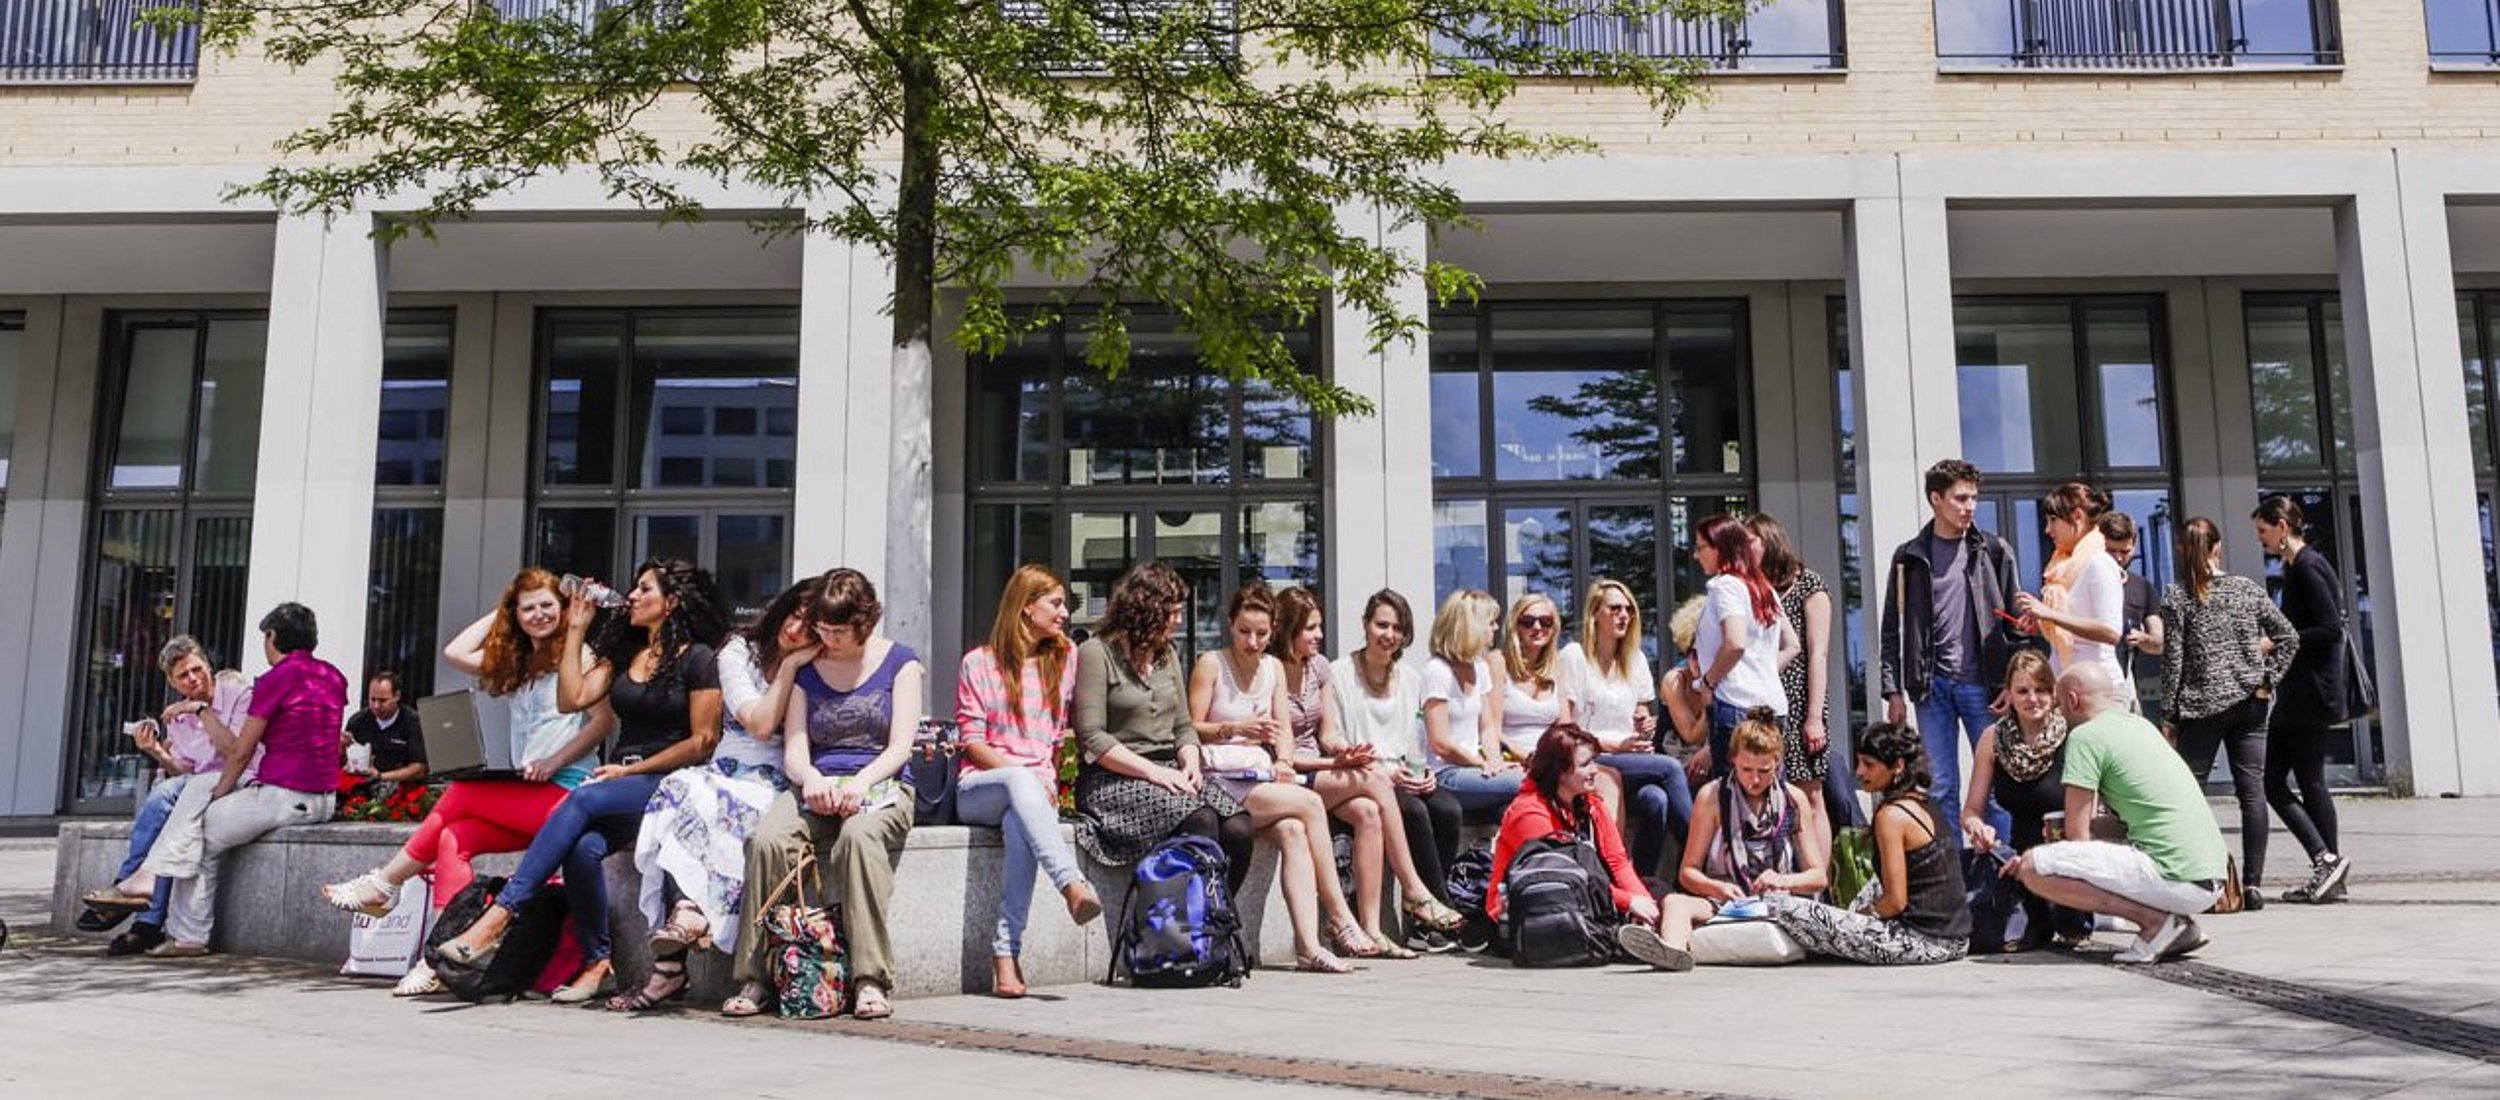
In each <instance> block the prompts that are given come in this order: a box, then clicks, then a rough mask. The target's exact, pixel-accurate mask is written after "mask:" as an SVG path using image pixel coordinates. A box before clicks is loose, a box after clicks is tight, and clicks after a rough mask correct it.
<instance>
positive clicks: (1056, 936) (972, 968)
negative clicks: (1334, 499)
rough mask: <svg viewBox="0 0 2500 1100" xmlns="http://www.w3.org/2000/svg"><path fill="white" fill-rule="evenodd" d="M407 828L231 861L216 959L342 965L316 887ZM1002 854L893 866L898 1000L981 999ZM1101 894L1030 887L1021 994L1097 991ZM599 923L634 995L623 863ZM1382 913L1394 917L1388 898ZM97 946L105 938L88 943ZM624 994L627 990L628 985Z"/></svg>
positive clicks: (107, 859) (90, 876)
mask: <svg viewBox="0 0 2500 1100" xmlns="http://www.w3.org/2000/svg"><path fill="white" fill-rule="evenodd" d="M412 828H413V826H410V825H404V824H389V825H385V824H364V823H345V822H334V823H331V824H326V825H312V826H298V827H293V828H286V829H280V830H277V831H276V832H273V833H270V834H269V835H268V836H266V837H263V838H261V839H260V840H259V841H257V842H255V843H252V844H250V845H246V846H244V847H243V848H240V849H237V850H236V851H235V852H233V853H232V854H231V855H229V857H228V863H227V866H226V869H225V873H224V874H223V876H222V877H221V882H220V887H219V890H218V894H219V897H218V899H217V932H216V941H215V943H214V945H213V946H214V947H215V948H216V949H217V950H219V951H223V952H228V953H231V954H237V955H252V956H264V957H274V958H284V959H297V960H301V961H304V962H312V963H329V964H336V963H338V962H339V961H340V960H342V959H344V958H345V957H346V955H347V935H348V918H347V917H346V916H344V915H342V914H340V913H338V912H337V911H335V910H332V909H331V908H330V907H329V906H327V905H325V904H323V903H322V901H321V895H320V890H321V886H322V884H324V883H330V882H339V881H343V880H345V879H347V878H350V877H353V876H354V875H356V874H357V873H359V872H362V871H365V870H368V869H370V868H373V867H377V866H380V865H381V864H382V862H383V861H384V860H387V859H388V858H390V855H391V853H392V852H393V851H395V850H396V849H397V848H398V847H399V846H400V844H401V843H403V842H404V841H406V840H407V838H408V834H409V832H410V831H411V829H412ZM129 842H130V823H129V822H127V821H110V822H107V821H79V822H68V823H65V824H63V825H62V826H61V831H60V840H59V847H58V851H57V854H56V856H55V862H54V867H53V880H52V927H53V928H54V929H55V930H56V931H57V932H59V933H60V934H62V935H67V936H84V935H85V934H83V933H79V932H76V931H74V930H73V925H72V922H73V921H74V920H75V919H76V918H77V916H78V914H79V912H80V911H81V909H82V908H83V907H82V906H81V905H80V904H79V901H78V897H79V895H80V894H81V893H82V892H84V891H86V890H89V889H92V888H94V887H96V886H98V885H101V884H103V883H106V882H108V881H110V880H111V879H112V876H113V872H114V871H115V870H116V869H117V868H118V867H119V866H120V864H121V861H122V857H123V856H124V855H125V854H126V853H127V852H128V850H129ZM1004 858H1005V853H1004V851H1003V850H1002V849H1001V847H1000V844H999V833H998V830H996V829H984V828H971V827H966V826H960V825H942V826H924V827H921V828H917V829H914V830H912V833H911V839H910V841H909V842H908V843H907V844H906V845H905V846H904V849H903V852H902V855H901V857H900V859H899V860H898V862H897V864H896V868H895V870H896V875H895V888H894V901H893V907H894V911H893V916H892V920H891V921H889V925H890V928H891V932H892V935H893V937H894V960H895V975H896V979H897V982H898V984H899V986H900V988H898V989H896V990H894V994H895V995H896V996H897V997H934V996H943V995H947V994H955V993H969V992H986V991H987V990H988V989H989V987H990V959H989V944H990V937H991V934H992V930H993V928H994V927H995V925H996V922H997V919H998V896H999V885H998V880H999V874H1000V868H1001V865H1002V864H1003V862H1004ZM1079 858H1080V859H1081V860H1082V862H1083V864H1084V867H1085V874H1086V877H1087V878H1089V879H1091V880H1092V882H1093V884H1094V889H1095V890H1096V891H1097V892H1099V893H1100V894H1101V895H1102V898H1103V906H1104V910H1105V913H1104V917H1103V919H1100V920H1097V921H1095V922H1094V923H1093V924H1091V925H1089V926H1087V927H1085V928H1082V929H1080V928H1077V927H1076V926H1075V925H1073V924H1071V923H1070V922H1069V921H1068V918H1067V910H1066V909H1065V907H1064V906H1063V904H1062V903H1061V902H1060V899H1059V896H1058V893H1057V892H1056V891H1054V890H1051V889H1050V883H1049V882H1048V881H1047V880H1040V881H1037V882H1036V883H1035V897H1034V901H1033V919H1032V921H1031V923H1030V925H1029V926H1028V927H1027V928H1026V930H1025V936H1024V954H1023V965H1024V975H1025V981H1026V982H1027V983H1029V984H1031V985H1034V986H1045V985H1062V984H1068V983H1073V982H1088V981H1100V980H1102V977H1103V974H1104V972H1105V971H1106V970H1107V969H1108V968H1109V966H1110V963H1111V954H1110V940H1109V935H1108V933H1107V931H1106V930H1107V929H1108V928H1110V927H1111V925H1112V924H1113V922H1115V921H1116V920H1117V919H1118V918H1119V915H1120V906H1121V902H1122V901H1123V900H1124V899H1125V898H1126V897H1127V896H1128V883H1129V874H1128V870H1129V869H1128V868H1124V867H1123V868H1114V867H1107V866H1103V865H1101V864H1097V863H1095V862H1094V861H1093V860H1091V859H1084V858H1083V857H1082V855H1081V854H1080V857H1079ZM517 859H518V856H517V855H509V854H507V855H494V856H484V857H480V858H479V859H478V860H477V861H476V867H477V868H478V872H479V873H480V874H490V875H492V874H505V873H508V872H510V871H511V869H512V866H513V864H514V863H515V862H516V861H517ZM1276 867H1277V857H1276V852H1275V849H1274V847H1273V846H1272V845H1269V844H1267V843H1265V842H1262V843H1261V844H1260V845H1259V847H1258V854H1257V855H1256V856H1255V857H1254V858H1253V860H1252V865H1251V868H1250V874H1249V877H1248V879H1247V880H1246V881H1245V882H1244V883H1243V885H1242V890H1241V897H1240V899H1239V901H1238V907H1239V909H1240V911H1241V914H1242V922H1243V924H1244V926H1245V929H1244V932H1245V936H1246V938H1247V939H1248V940H1249V941H1250V943H1251V944H1252V946H1253V949H1254V951H1255V952H1256V954H1257V956H1258V959H1259V963H1260V965H1262V966H1291V965H1293V936H1292V930H1291V926H1290V925H1289V924H1288V922H1287V919H1286V916H1285V907H1284V897H1283V894H1282V893H1281V892H1280V891H1278V890H1277V889H1276V888H1275V883H1276ZM607 868H608V897H609V913H610V918H611V922H612V925H613V930H614V936H615V942H616V956H617V965H618V968H619V971H620V973H621V975H622V977H623V978H624V980H626V981H627V982H639V981H640V980H641V977H642V975H643V973H644V971H645V969H646V968H647V967H648V966H649V964H650V953H649V950H648V948H647V946H646V944H645V940H646V938H647V937H648V935H649V928H648V925H647V924H646V923H645V922H644V920H643V917H642V913H641V911H640V910H639V909H638V908H637V907H636V906H635V904H634V901H633V899H634V898H635V897H637V896H638V893H639V887H640V876H639V875H637V874H636V873H635V872H634V867H633V860H632V857H631V855H630V854H629V853H623V854H618V855H615V856H611V857H609V859H608V864H607ZM1388 904H1389V905H1391V906H1392V909H1391V912H1394V911H1395V910H1394V905H1395V891H1394V890H1392V891H1391V897H1390V899H1389V901H1388ZM90 938H93V939H96V940H98V941H101V940H103V939H105V938H108V937H106V936H94V937H90ZM693 974H694V990H693V993H692V994H691V996H692V998H693V1001H694V1003H696V1004H705V1003H710V1002H717V1001H718V1000H719V999H720V998H721V997H724V996H726V995H727V994H728V993H729V992H730V991H731V984H730V982H729V964H728V960H727V959H725V958H723V957H722V956H721V955H720V954H719V953H718V952H708V951H707V952H703V953H701V954H700V955H699V956H698V957H697V959H696V960H695V963H694V965H693ZM629 988H630V986H629Z"/></svg>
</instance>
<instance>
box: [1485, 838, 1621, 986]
mask: <svg viewBox="0 0 2500 1100" xmlns="http://www.w3.org/2000/svg"><path fill="white" fill-rule="evenodd" d="M1617 921H1618V918H1617V916H1616V914H1615V900H1614V894H1613V891H1612V888H1611V885H1610V880H1609V878H1608V877H1607V875H1606V873H1605V863H1604V861H1603V860H1602V859H1601V858H1600V857H1599V856H1598V854H1597V848H1596V846H1595V845H1593V844H1591V843H1589V842H1588V841H1586V840H1583V839H1581V838H1579V837H1575V836H1571V835H1569V834H1564V833H1557V834H1555V835H1553V836H1549V837H1544V838H1542V839H1538V840H1531V841H1529V842H1527V843H1526V844H1522V845H1520V846H1519V853H1518V854H1517V855H1515V856H1513V857H1511V861H1510V870H1509V871H1508V872H1507V873H1505V874H1504V875H1503V876H1502V940H1503V941H1504V942H1505V943H1506V944H1508V945H1509V947H1510V952H1511V956H1510V961H1511V964H1512V965H1514V966H1533V967H1553V966H1598V965H1601V964H1604V963H1607V962H1610V961H1612V960H1613V959H1614V957H1615V924H1616V923H1617Z"/></svg>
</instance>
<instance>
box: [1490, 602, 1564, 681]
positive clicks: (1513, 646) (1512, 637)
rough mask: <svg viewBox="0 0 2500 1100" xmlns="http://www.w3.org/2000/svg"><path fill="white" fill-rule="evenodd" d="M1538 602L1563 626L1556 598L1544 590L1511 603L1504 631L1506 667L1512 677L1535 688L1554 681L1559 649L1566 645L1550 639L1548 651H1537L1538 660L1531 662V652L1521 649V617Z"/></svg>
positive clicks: (1503, 660)
mask: <svg viewBox="0 0 2500 1100" xmlns="http://www.w3.org/2000/svg"><path fill="white" fill-rule="evenodd" d="M1538 604H1543V605H1545V609H1546V610H1547V611H1550V612H1552V613H1553V615H1554V619H1555V625H1556V626H1557V627H1559V626H1560V625H1561V620H1562V609H1561V608H1559V607H1556V606H1554V600H1553V598H1552V597H1550V596H1547V595H1546V594H1545V593H1543V592H1530V593H1528V594H1527V595H1525V596H1521V597H1519V598H1518V599H1515V600H1512V601H1511V602H1510V617H1509V618H1508V619H1507V620H1505V621H1504V623H1503V630H1502V664H1503V666H1504V667H1505V668H1507V669H1508V670H1509V672H1510V678H1511V679H1513V680H1518V681H1523V682H1525V683H1527V684H1528V685H1530V686H1532V687H1541V686H1543V685H1546V684H1551V683H1553V682H1554V662H1555V656H1556V654H1555V651H1556V650H1559V649H1561V648H1562V647H1561V646H1560V645H1557V644H1555V643H1554V642H1551V641H1548V642H1546V643H1545V651H1544V652H1542V653H1539V654H1537V655H1536V659H1535V660H1534V661H1530V660H1529V659H1528V656H1527V654H1524V653H1521V652H1520V651H1519V617H1520V616H1522V615H1525V614H1527V613H1528V609H1529V608H1531V607H1534V606H1536V605H1538ZM1554 633H1555V636H1556V637H1560V636H1561V634H1562V631H1561V630H1559V629H1557V630H1556V631H1555V632H1554Z"/></svg>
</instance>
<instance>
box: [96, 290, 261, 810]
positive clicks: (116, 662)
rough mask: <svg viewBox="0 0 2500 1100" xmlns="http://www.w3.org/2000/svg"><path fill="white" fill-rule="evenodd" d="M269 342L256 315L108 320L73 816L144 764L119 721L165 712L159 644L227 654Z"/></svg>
mask: <svg viewBox="0 0 2500 1100" xmlns="http://www.w3.org/2000/svg"><path fill="white" fill-rule="evenodd" d="M267 343H268V322H267V320H266V318H265V317H264V316H262V315H260V314H239V313H236V314H144V315H143V314H123V315H116V316H114V317H112V318H111V319H110V320H109V321H108V326H107V342H106V360H105V363H106V371H105V377H106V383H105V386H104V394H105V400H104V414H103V419H102V421H101V423H102V425H103V426H104V430H103V431H102V432H101V433H100V435H101V437H102V438H103V440H104V441H105V444H104V447H103V449H102V451H101V453H100V454H99V456H98V473H99V477H98V479H97V480H98V482H99V485H100V486H101V487H100V488H99V490H98V492H97V500H96V519H95V522H94V524H92V525H91V528H90V530H91V531H92V532H93V534H92V535H91V541H90V542H89V544H88V548H89V549H88V562H87V600H86V612H85V615H84V619H83V621H82V622H81V623H80V625H79V630H80V634H79V639H80V640H79V653H80V655H81V656H82V658H83V660H82V661H81V662H80V666H79V687H78V693H77V696H76V698H75V701H74V703H73V709H74V714H75V717H74V718H73V719H72V723H73V725H72V729H71V734H70V736H71V738H72V747H71V757H72V759H73V760H74V761H75V765H74V768H73V771H72V780H71V782H72V789H71V791H70V795H69V804H70V809H71V810H72V811H73V812H79V813H90V812H104V811H110V810H113V809H115V808H116V807H119V806H123V805H126V804H127V803H128V801H129V800H130V799H131V798H134V797H136V796H137V794H138V793H139V790H140V789H141V784H142V783H143V782H144V777H145V774H146V759H147V758H146V757H144V756H142V755H140V754H139V753H138V752H137V751H136V750H135V749H133V748H132V747H131V744H130V742H129V740H128V739H126V738H124V737H122V735H121V724H122V723H123V722H127V721H130V720H132V719H135V718H139V717H142V716H145V715H152V714H155V713H157V712H158V711H159V710H161V709H162V708H163V707H164V703H165V680H164V677H163V676H162V675H160V674H159V673H158V672H157V669H156V655H157V650H158V649H159V648H160V647H162V646H163V645H164V643H165V641H166V640H167V639H169V638H171V637H173V636H174V635H176V634H190V635H193V636H195V637H197V638H199V640H200V641H201V642H202V643H203V644H205V645H206V646H207V647H208V650H209V653H210V655H211V656H212V657H214V658H215V659H216V663H217V664H218V665H219V666H221V667H232V666H234V665H237V664H239V663H241V658H242V656H243V652H244V646H245V644H246V632H247V627H248V620H247V616H248V615H249V610H248V609H247V608H245V607H244V606H243V599H244V583H245V579H246V575H247V572H248V570H249V563H250V558H251V545H252V487H253V478H254V475H255V473H256V467H257V465H258V461H259V452H260V394H261V379H262V370H261V362H262V356H263V354H264V350H265V348H266V345H267ZM254 640H255V641H256V639H254Z"/></svg>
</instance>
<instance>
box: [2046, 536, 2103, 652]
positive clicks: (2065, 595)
mask: <svg viewBox="0 0 2500 1100" xmlns="http://www.w3.org/2000/svg"><path fill="white" fill-rule="evenodd" d="M2108 558H2109V548H2108V546H2107V543H2106V541H2105V540H2103V539H2102V538H2101V529H2100V528H2099V527H2097V526H2096V527H2090V528H2088V529H2086V530H2085V531H2084V533H2083V537H2082V538H2079V539H2076V540H2075V544H2074V545H2073V546H2071V547H2068V548H2067V549H2065V550H2063V551H2060V552H2059V553H2058V555H2057V556H2056V557H2053V558H2050V559H2049V567H2048V568H2046V569H2043V570H2041V571H2040V602H2041V603H2044V604H2047V605H2048V608H2049V610H2051V611H2055V612H2057V613H2059V614H2061V615H2062V614H2065V612H2066V605H2067V603H2068V602H2070V601H2072V600H2073V599H2074V594H2075V585H2076V584H2077V583H2078V582H2080V581H2082V580H2083V572H2084V570H2086V569H2090V568H2092V565H2093V563H2094V562H2098V561H2106V560H2108ZM2040 634H2041V636H2042V637H2045V638H2047V639H2048V640H2049V648H2050V649H2052V650H2054V651H2056V653H2057V667H2059V668H2065V667H2066V665H2067V664H2068V663H2069V662H2070V661H2071V660H2073V658H2074V649H2075V638H2074V634H2073V632H2071V631H2069V630H2067V629H2066V628H2065V627H2062V626H2059V625H2057V624H2056V623H2052V622H2049V621H2047V620H2042V621H2041V623H2040Z"/></svg>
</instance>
